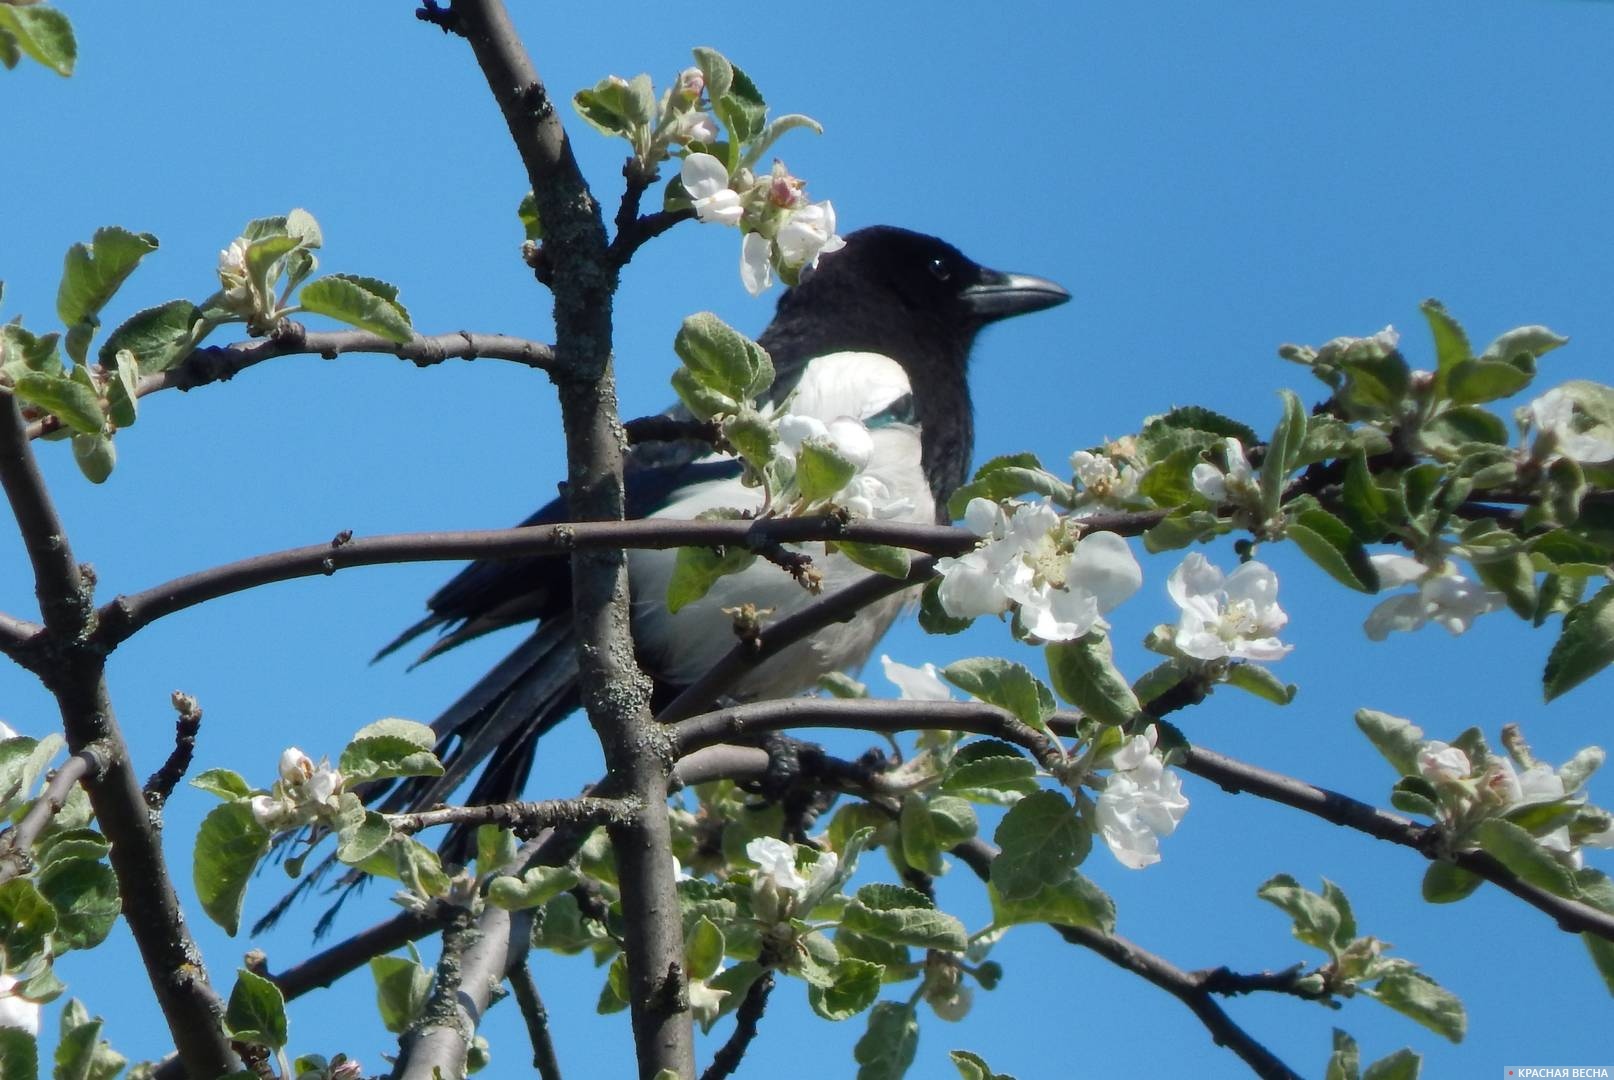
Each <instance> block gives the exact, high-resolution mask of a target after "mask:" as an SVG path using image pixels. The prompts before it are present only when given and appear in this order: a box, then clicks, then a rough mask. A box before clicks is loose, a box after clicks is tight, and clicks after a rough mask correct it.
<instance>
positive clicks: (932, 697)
mask: <svg viewBox="0 0 1614 1080" xmlns="http://www.w3.org/2000/svg"><path fill="white" fill-rule="evenodd" d="M880 666H881V667H882V668H883V669H884V670H885V677H886V678H887V679H890V680H891V681H892V682H893V683H895V684H896V686H897V690H898V691H900V692H901V694H902V700H904V701H951V700H952V699H953V693H952V691H951V690H949V689H947V684H946V683H944V682H942V681H941V678H940V677H939V676H937V674H936V665H935V664H926V665H924V666H923V667H910V666H908V665H907V664H899V663H897V662H896V661H895V660H893V659H891V657H889V656H886V655H884V654H883V653H882V654H881V656H880Z"/></svg>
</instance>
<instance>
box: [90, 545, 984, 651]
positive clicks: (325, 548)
mask: <svg viewBox="0 0 1614 1080" xmlns="http://www.w3.org/2000/svg"><path fill="white" fill-rule="evenodd" d="M835 539H846V540H853V541H857V542H861V543H875V544H896V545H898V546H901V547H908V548H910V549H913V550H920V551H942V552H954V551H960V550H967V549H968V547H969V545H970V544H971V543H973V542H974V537H973V536H972V535H971V534H970V533H969V532H967V531H966V530H963V529H954V528H952V527H950V526H944V525H909V524H904V523H900V522H872V521H851V522H845V521H842V520H841V519H840V518H838V517H835V516H834V515H827V516H819V517H810V518H763V519H760V520H757V521H668V520H664V519H660V518H656V519H641V520H636V521H579V522H571V523H565V524H555V525H529V526H524V527H519V528H514V529H477V530H466V531H461V532H435V533H395V534H392V535H388V536H371V537H357V538H355V537H351V536H348V535H346V534H344V535H343V536H339V537H337V538H336V539H334V540H331V541H328V542H326V543H323V544H309V545H307V546H304V547H298V548H288V549H286V550H284V551H276V552H271V553H269V554H266V555H255V556H252V557H251V558H247V559H242V560H240V561H238V562H233V563H226V564H224V565H222V566H217V567H213V568H211V569H208V570H201V571H198V572H196V573H194V574H187V575H186V576H184V577H180V578H175V579H174V580H172V581H168V582H165V583H163V584H161V585H158V586H155V587H154V588H150V589H146V590H144V591H142V592H138V593H132V594H129V595H124V596H118V597H115V598H114V599H113V600H112V601H111V602H110V603H108V604H105V605H103V606H102V607H101V609H100V611H98V612H97V613H96V618H97V625H96V627H95V630H94V631H93V634H94V641H95V643H96V644H97V645H99V646H100V647H102V648H105V649H109V650H110V649H113V648H115V647H117V646H118V645H119V644H121V643H122V642H124V641H127V640H128V639H129V638H130V637H132V636H133V635H134V634H135V633H136V632H138V631H139V630H141V629H143V628H144V627H146V626H148V625H150V624H151V623H153V622H155V621H157V620H158V619H161V618H163V617H165V616H168V615H172V614H174V613H175V612H177V611H183V610H185V609H186V608H190V607H195V606H196V605H198V604H202V603H205V602H207V601H209V600H217V599H218V598H219V597H222V596H229V595H231V594H233V593H238V592H245V591H246V590H248V589H254V588H257V587H259V586H262V585H268V584H272V583H274V582H277V581H291V580H293V579H295V578H302V577H313V576H314V575H316V574H334V573H335V572H336V571H338V570H346V569H349V568H350V567H355V566H377V565H384V564H390V563H402V562H427V561H434V560H443V561H447V560H456V559H468V558H476V559H515V558H521V557H523V556H530V555H551V554H556V555H558V554H564V553H567V552H580V551H589V552H595V551H599V552H609V551H611V550H613V549H622V548H675V547H686V546H694V547H715V546H722V545H731V546H742V547H751V548H762V547H767V546H769V545H773V544H779V543H801V542H805V541H809V540H835ZM876 577H878V575H876ZM912 577H914V575H910V578H912ZM883 580H885V581H887V582H893V584H892V585H891V587H890V588H888V589H886V590H885V593H879V595H885V594H886V593H889V592H894V591H896V590H897V589H899V588H902V587H903V586H902V584H901V583H896V582H894V579H891V578H885V579H883ZM920 580H922V579H920ZM856 587H857V586H854V588H856ZM851 591H852V590H850V589H848V590H845V592H851ZM874 598H875V597H873V596H871V597H869V598H868V599H865V600H863V601H862V603H868V602H869V600H870V599H874ZM859 606H861V605H859ZM848 610H850V609H848ZM847 613H848V612H842V613H841V614H840V615H839V616H838V617H841V618H844V617H845V615H846V614H847ZM821 617H822V618H823V619H824V620H825V622H826V623H827V622H829V621H833V619H834V618H835V617H837V616H835V615H833V614H832V613H830V612H826V613H824V614H823V615H822V616H821ZM787 621H788V620H787ZM780 625H781V626H783V625H784V623H783V622H782V623H781V624H780ZM820 625H822V624H820ZM814 628H816V627H811V628H809V629H805V630H803V631H802V633H803V634H805V633H811V631H812V629H814ZM779 647H780V648H782V647H783V644H781V645H780V646H779ZM753 662H754V661H753Z"/></svg>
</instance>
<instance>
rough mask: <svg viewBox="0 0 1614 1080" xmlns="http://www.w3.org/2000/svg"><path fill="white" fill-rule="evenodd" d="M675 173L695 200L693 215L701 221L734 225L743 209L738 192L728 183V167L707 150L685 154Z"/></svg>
mask: <svg viewBox="0 0 1614 1080" xmlns="http://www.w3.org/2000/svg"><path fill="white" fill-rule="evenodd" d="M678 177H679V179H680V180H682V181H683V183H684V190H685V191H686V192H688V193H689V197H690V200H691V201H692V202H693V203H694V204H695V216H696V217H697V218H699V219H700V220H701V221H703V222H716V223H717V224H719V225H738V224H739V223H740V218H741V217H742V216H743V215H744V213H745V207H744V206H743V205H742V204H741V202H740V193H739V192H737V191H734V190H732V189H731V188H730V187H729V170H728V167H727V166H725V165H724V164H723V163H722V162H721V161H719V160H717V158H715V157H713V156H712V155H711V154H688V155H686V156H685V157H684V163H683V165H682V166H680V167H679V170H678Z"/></svg>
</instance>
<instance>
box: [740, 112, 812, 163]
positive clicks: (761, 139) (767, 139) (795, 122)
mask: <svg viewBox="0 0 1614 1080" xmlns="http://www.w3.org/2000/svg"><path fill="white" fill-rule="evenodd" d="M797 128H806V129H807V130H808V131H811V132H812V133H813V134H814V135H822V134H823V133H824V125H823V124H820V123H819V122H818V121H817V120H814V119H813V118H812V117H810V116H803V115H802V114H801V113H786V114H785V115H784V116H781V117H779V118H778V119H776V120H774V121H773V122H771V123H770V124H768V126H767V127H766V128H764V129H763V132H762V134H761V135H759V136H758V137H757V140H756V141H755V142H754V143H752V144H751V149H750V150H749V151H747V152H746V155H745V160H746V161H748V162H752V163H755V162H758V161H761V160H762V155H764V154H766V153H767V152H768V148H769V147H771V146H772V145H773V144H774V143H776V142H778V141H779V136H781V135H783V134H784V133H785V132H787V131H794V130H795V129H797Z"/></svg>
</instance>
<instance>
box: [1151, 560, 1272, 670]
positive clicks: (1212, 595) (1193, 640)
mask: <svg viewBox="0 0 1614 1080" xmlns="http://www.w3.org/2000/svg"><path fill="white" fill-rule="evenodd" d="M1166 592H1168V593H1169V594H1170V595H1171V599H1172V600H1173V601H1175V602H1176V604H1177V606H1178V607H1179V608H1181V609H1182V615H1181V617H1180V618H1179V619H1178V620H1177V628H1176V639H1175V640H1176V644H1177V648H1178V649H1180V650H1181V651H1182V652H1183V653H1185V654H1186V655H1188V656H1191V657H1194V658H1195V659H1196V660H1221V659H1231V660H1258V661H1271V660H1281V659H1283V658H1284V657H1285V656H1287V655H1288V653H1289V650H1290V648H1291V647H1292V646H1289V645H1285V644H1283V643H1282V642H1281V641H1279V640H1278V639H1277V636H1276V635H1277V633H1278V631H1279V630H1282V629H1283V626H1284V624H1285V623H1287V622H1288V621H1289V616H1288V615H1286V614H1285V613H1284V610H1283V609H1282V608H1281V607H1279V606H1278V575H1276V574H1274V573H1273V572H1272V570H1271V568H1270V567H1268V566H1267V565H1266V564H1264V563H1259V562H1247V563H1244V564H1243V565H1242V566H1240V567H1239V568H1238V569H1237V570H1234V571H1233V572H1232V573H1231V574H1228V575H1226V576H1225V577H1224V576H1223V574H1222V571H1221V570H1220V569H1218V568H1217V567H1215V566H1213V565H1211V562H1210V560H1208V559H1206V558H1205V556H1203V555H1201V554H1200V553H1199V552H1197V551H1196V552H1193V553H1191V554H1190V555H1189V556H1188V557H1187V558H1186V559H1184V560H1183V561H1182V563H1181V564H1180V565H1179V566H1178V567H1177V569H1175V570H1173V571H1172V573H1171V577H1170V578H1169V579H1167V581H1166Z"/></svg>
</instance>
